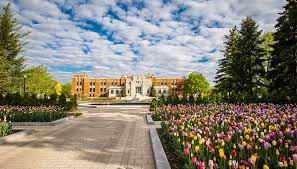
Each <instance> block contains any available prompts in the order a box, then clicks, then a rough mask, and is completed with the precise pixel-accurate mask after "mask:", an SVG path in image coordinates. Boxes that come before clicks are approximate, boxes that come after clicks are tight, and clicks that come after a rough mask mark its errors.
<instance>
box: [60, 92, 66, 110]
mask: <svg viewBox="0 0 297 169" xmlns="http://www.w3.org/2000/svg"><path fill="white" fill-rule="evenodd" d="M58 105H59V106H60V107H62V108H66V96H65V94H64V93H62V94H61V96H60V97H59V100H58Z"/></svg>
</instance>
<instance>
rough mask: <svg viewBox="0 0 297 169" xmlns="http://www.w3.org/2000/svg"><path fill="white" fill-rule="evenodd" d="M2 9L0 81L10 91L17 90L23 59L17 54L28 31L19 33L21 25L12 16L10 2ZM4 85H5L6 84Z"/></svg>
mask: <svg viewBox="0 0 297 169" xmlns="http://www.w3.org/2000/svg"><path fill="white" fill-rule="evenodd" d="M2 11H3V13H2V14H1V15H0V39H1V40H0V55H1V56H0V57H1V61H2V60H3V61H4V62H5V63H3V65H1V66H0V69H3V67H4V68H5V69H6V71H5V72H1V75H0V83H2V84H8V85H9V90H10V91H17V88H18V87H19V83H18V82H19V79H20V77H21V76H22V70H23V69H24V61H25V60H24V58H23V57H21V56H19V54H20V53H22V52H23V51H24V49H23V46H24V45H25V44H26V42H25V43H24V42H23V41H24V40H23V38H24V36H26V35H27V34H28V33H25V34H20V33H19V32H20V29H21V26H19V25H18V24H17V21H16V19H15V18H13V14H12V12H11V10H10V4H7V5H6V6H5V7H4V8H3V10H2ZM1 64H2V63H1ZM7 76H8V78H7ZM4 86H6V87H7V85H4ZM6 90H7V88H5V90H4V91H1V92H5V93H6V92H7V91H6Z"/></svg>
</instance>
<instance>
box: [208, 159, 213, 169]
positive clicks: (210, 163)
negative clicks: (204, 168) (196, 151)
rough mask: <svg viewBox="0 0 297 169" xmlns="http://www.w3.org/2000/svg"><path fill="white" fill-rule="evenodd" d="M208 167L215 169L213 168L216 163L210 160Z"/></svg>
mask: <svg viewBox="0 0 297 169" xmlns="http://www.w3.org/2000/svg"><path fill="white" fill-rule="evenodd" d="M208 167H209V168H210V169H213V167H214V163H213V161H212V160H209V161H208Z"/></svg>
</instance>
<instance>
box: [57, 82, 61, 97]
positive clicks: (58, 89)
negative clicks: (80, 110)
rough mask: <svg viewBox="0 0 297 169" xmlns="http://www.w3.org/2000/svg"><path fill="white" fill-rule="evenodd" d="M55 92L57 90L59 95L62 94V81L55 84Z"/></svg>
mask: <svg viewBox="0 0 297 169" xmlns="http://www.w3.org/2000/svg"><path fill="white" fill-rule="evenodd" d="M55 92H56V94H57V95H58V96H60V95H61V92H62V86H61V84H60V83H57V84H56V85H55Z"/></svg>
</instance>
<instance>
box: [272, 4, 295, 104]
mask: <svg viewBox="0 0 297 169" xmlns="http://www.w3.org/2000/svg"><path fill="white" fill-rule="evenodd" d="M275 28H276V32H275V33H274V40H275V41H276V43H275V44H274V45H273V48H274V51H273V52H272V59H271V69H272V70H271V71H270V72H269V77H270V78H271V79H272V85H271V88H270V89H271V91H274V93H275V95H276V97H278V98H281V97H282V98H284V97H285V96H288V97H289V98H288V99H294V98H295V99H297V1H296V0H287V4H286V5H285V6H284V11H283V12H282V13H280V17H279V18H278V19H277V24H276V25H275Z"/></svg>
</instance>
